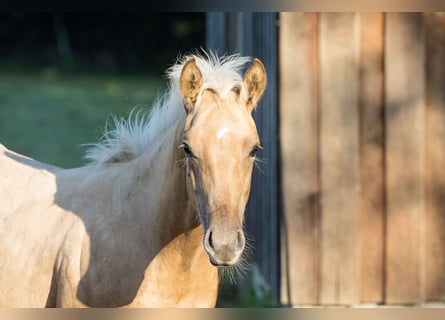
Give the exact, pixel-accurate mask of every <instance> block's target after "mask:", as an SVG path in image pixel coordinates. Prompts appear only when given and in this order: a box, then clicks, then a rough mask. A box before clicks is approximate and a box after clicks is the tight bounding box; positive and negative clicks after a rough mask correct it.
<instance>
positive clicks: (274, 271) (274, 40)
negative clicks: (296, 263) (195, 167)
mask: <svg viewBox="0 0 445 320" xmlns="http://www.w3.org/2000/svg"><path fill="white" fill-rule="evenodd" d="M249 14H251V15H252V19H246V22H249V21H250V22H251V23H252V31H253V33H252V36H251V37H250V41H252V43H251V45H249V47H250V48H251V50H252V51H251V52H246V54H249V55H251V56H253V57H258V58H259V59H261V61H263V63H264V66H265V68H266V70H267V76H268V84H267V88H266V91H265V93H264V96H263V97H262V98H261V101H260V103H259V107H258V108H257V110H256V111H255V112H254V113H253V117H254V119H255V121H256V123H257V128H258V133H259V135H260V139H261V144H262V147H263V149H262V150H261V151H260V152H259V157H260V158H261V159H263V160H264V163H263V164H262V165H261V167H262V171H259V170H255V171H254V174H253V180H252V191H251V192H252V197H251V199H252V200H251V201H249V204H248V210H249V212H250V216H251V217H255V220H256V224H257V227H256V232H255V233H254V235H255V239H256V242H255V243H256V248H255V255H256V256H255V258H256V259H257V260H256V261H258V262H259V269H260V271H261V273H262V275H263V276H264V278H265V280H266V281H267V283H268V284H269V286H270V290H271V293H272V294H273V296H274V297H275V298H277V299H279V295H280V288H279V287H280V277H279V274H280V270H279V259H280V242H279V239H280V236H279V212H278V206H279V183H278V181H279V174H278V150H279V142H278V96H277V94H278V84H277V81H278V62H277V61H278V30H277V19H278V15H277V13H249ZM249 47H248V48H249ZM258 206H260V208H259V210H256V209H255V208H258Z"/></svg>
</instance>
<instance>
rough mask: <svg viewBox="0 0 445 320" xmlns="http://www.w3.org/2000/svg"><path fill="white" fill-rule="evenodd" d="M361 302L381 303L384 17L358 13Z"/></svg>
mask: <svg viewBox="0 0 445 320" xmlns="http://www.w3.org/2000/svg"><path fill="white" fill-rule="evenodd" d="M359 19H360V82H359V85H360V88H359V104H360V184H361V188H360V190H361V193H360V212H359V215H360V217H359V226H358V228H359V230H360V239H359V240H360V242H359V243H358V245H359V246H360V248H359V250H360V256H359V259H360V302H368V303H369V302H382V301H383V283H384V279H383V274H384V270H383V267H384V255H383V252H384V250H383V249H384V245H385V243H384V212H385V208H384V192H385V190H384V174H385V172H384V148H383V146H384V144H383V142H384V141H383V139H384V131H383V14H382V13H360V14H359Z"/></svg>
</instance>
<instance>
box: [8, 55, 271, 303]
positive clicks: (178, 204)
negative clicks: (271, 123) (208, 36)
mask: <svg viewBox="0 0 445 320" xmlns="http://www.w3.org/2000/svg"><path fill="white" fill-rule="evenodd" d="M195 59H196V60H197V61H196V63H195ZM214 59H216V58H215V57H214ZM186 61H189V62H190V61H191V63H187V64H186V63H185V62H186ZM226 62H227V61H226ZM229 62H230V61H229ZM232 62H233V61H232ZM206 63H207V62H206V61H205V59H203V58H200V57H193V58H191V59H190V58H187V59H185V61H184V62H183V63H181V64H179V65H178V66H176V69H173V70H172V71H171V78H172V82H173V87H172V89H171V93H170V98H168V99H167V100H166V101H165V104H166V105H165V106H162V108H161V107H160V108H157V109H156V108H155V111H153V114H152V116H151V119H150V122H151V124H150V123H147V126H148V127H150V126H151V128H148V129H143V128H142V126H141V127H140V128H139V129H141V130H147V131H148V130H149V131H150V132H149V134H148V133H147V134H145V135H144V134H141V135H139V136H135V137H134V139H141V137H142V138H143V137H145V138H146V139H145V140H144V142H141V143H142V144H144V143H145V145H143V148H139V149H138V148H137V147H136V144H135V145H134V146H133V147H132V146H131V145H125V144H123V142H122V141H118V142H116V141H114V142H115V143H114V144H111V145H110V143H109V144H108V147H107V148H104V145H98V146H97V148H96V149H94V150H93V151H92V152H91V154H90V157H91V158H92V159H96V160H97V161H96V162H95V163H92V164H90V165H87V166H85V167H80V168H74V169H61V168H57V167H53V166H50V165H47V164H44V163H40V162H37V161H35V160H32V159H30V158H27V157H25V156H22V155H19V154H17V153H14V152H13V151H10V150H8V149H6V148H5V147H4V146H2V145H0V235H1V237H0V307H45V306H46V307H212V306H214V305H215V303H216V298H217V291H218V283H219V281H218V268H217V267H216V266H223V265H224V266H225V265H231V264H236V263H237V262H238V260H239V256H240V255H241V253H242V249H243V248H244V242H243V241H244V235H243V233H242V215H243V214H244V208H245V204H246V202H247V197H248V193H249V189H250V176H251V172H252V166H253V158H254V155H252V151H251V149H252V147H253V149H254V151H256V150H257V149H256V148H257V145H258V144H259V140H258V135H257V133H256V129H255V125H254V123H253V120H252V119H251V117H250V112H251V111H252V109H253V107H254V106H255V105H256V101H257V100H258V99H259V97H260V96H261V94H262V92H263V90H264V86H265V73H264V67H263V66H262V65H261V63H260V62H259V61H258V60H255V61H254V64H253V65H252V67H251V69H249V70H250V71H248V72H246V75H245V76H244V80H243V81H242V82H239V81H238V82H237V83H238V85H239V86H240V87H239V88H238V89H239V90H234V91H230V92H232V93H228V94H222V91H221V90H222V89H218V88H217V87H211V86H209V87H206V86H207V85H208V83H212V81H210V80H212V79H213V78H211V77H209V79H206V73H205V70H207V69H208V68H211V67H214V68H215V65H213V66H212V65H210V66H209V65H207V64H206ZM213 63H214V64H218V63H219V66H220V67H221V65H224V60H222V61H220V60H218V61H216V60H215V61H213ZM240 64H241V62H240ZM184 65H185V66H184ZM197 65H198V66H197ZM198 67H200V68H199V69H198ZM206 68H207V69H206ZM200 69H202V70H201V71H203V74H201V72H200ZM223 69H224V68H223ZM178 70H180V79H178V78H179V77H177V74H178ZM223 71H224V70H223ZM175 72H176V73H175ZM198 73H199V74H198ZM263 73H264V74H263ZM175 75H176V78H175ZM190 75H191V76H190ZM197 75H198V76H199V77H201V79H197V78H196V76H197ZM217 76H218V73H216V75H214V77H217ZM220 76H221V75H220ZM258 76H260V79H259V80H258ZM261 76H262V77H263V78H261ZM197 80H198V81H197ZM232 80H233V79H232ZM175 81H176V85H175ZM196 84H198V85H196ZM261 86H262V87H261ZM249 88H250V89H249ZM252 88H253V89H252ZM179 90H180V94H181V96H182V99H183V101H184V103H185V104H184V106H185V109H184V108H183V106H181V105H179V106H178V103H177V101H178V98H177V96H178V94H179ZM194 90H195V91H194ZM229 90H230V88H229ZM240 90H241V93H240ZM252 90H253V91H252ZM176 91H178V92H176ZM242 91H245V92H244V93H243V92H242ZM175 95H176V98H174V96H175ZM182 99H179V101H180V104H182V101H181V100H182ZM175 101H176V102H175ZM173 102H175V103H173ZM215 104H217V105H218V106H219V107H215ZM226 105H230V108H229V107H227V106H226ZM221 106H223V108H220V107H221ZM226 107H227V108H226ZM172 108H181V110H182V111H181V112H178V111H171V112H170V111H169V110H172ZM237 108H241V109H239V110H241V111H239V110H238V109H237ZM184 110H185V112H184ZM246 110H247V111H246ZM181 114H182V115H181ZM178 115H179V116H178ZM211 119H220V120H221V123H218V124H216V123H215V121H214V120H213V121H211ZM160 120H162V121H163V122H162V125H159V124H157V127H156V128H154V129H153V126H154V122H155V121H159V123H161V122H160ZM205 124H207V126H206V125H205ZM123 130H124V131H125V130H127V133H131V132H133V134H134V133H135V132H136V131H137V130H136V131H135V129H134V124H133V129H132V125H130V124H127V125H126V129H125V128H124V129H123ZM132 130H133V131H132ZM199 131H201V134H199ZM150 137H151V138H150ZM203 137H205V138H203ZM240 137H242V142H243V146H242V147H241V146H239V145H240V139H241V138H240ZM141 143H139V146H140V145H141ZM184 143H187V145H186V147H187V148H191V147H193V152H194V154H193V155H189V154H188V153H187V152H189V151H190V150H185V151H187V152H186V155H185V156H184V150H182V149H181V148H179V147H180V146H182V147H183V148H184V147H185V145H184ZM216 145H219V147H218V149H217V150H215V149H213V150H212V149H210V148H207V147H206V146H212V148H215V147H216ZM101 150H102V151H101ZM104 150H105V151H104ZM230 150H237V151H239V153H241V155H240V156H239V157H238V156H237V157H233V156H230V152H229V151H230ZM104 152H105V153H104ZM190 152H191V151H190ZM212 154H213V155H215V154H216V155H219V158H218V159H221V161H216V162H215V161H214V160H211V159H206V157H208V156H209V155H212ZM197 159H199V160H197ZM212 159H215V158H214V157H213V158H212ZM239 162H242V164H239ZM223 164H224V165H225V166H227V168H232V169H230V170H231V171H230V170H229V171H227V168H226V171H224V172H226V174H222V173H221V172H223V171H221V170H223V168H221V167H224V165H223ZM233 168H235V169H236V170H235V169H233ZM227 172H229V173H227ZM216 178H218V179H220V180H224V183H223V182H221V183H219V182H218V181H216V180H215V179H216ZM227 179H232V180H231V182H227ZM209 181H211V182H209ZM227 188H229V189H230V188H231V189H233V190H226V189H227ZM215 190H216V191H215ZM222 190H226V191H224V192H223V191H222ZM221 208H225V209H224V210H222V209H221ZM215 265H216V266H215Z"/></svg>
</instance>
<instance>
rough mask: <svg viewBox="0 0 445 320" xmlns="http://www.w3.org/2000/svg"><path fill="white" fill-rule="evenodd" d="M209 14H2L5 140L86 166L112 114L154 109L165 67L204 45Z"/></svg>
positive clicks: (0, 86)
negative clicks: (90, 145)
mask: <svg viewBox="0 0 445 320" xmlns="http://www.w3.org/2000/svg"><path fill="white" fill-rule="evenodd" d="M204 26H205V14H204V13H185V14H179V13H140V14H138V13H51V12H47V13H32V12H26V13H23V12H22V13H21V12H15V13H9V12H2V13H0V139H1V140H0V141H1V143H2V144H4V145H6V146H7V147H8V148H10V149H12V150H15V151H17V152H19V153H22V154H25V155H28V156H30V157H33V158H36V159H38V160H40V161H43V162H48V163H51V164H54V165H58V166H62V167H74V166H80V165H82V164H83V163H84V161H83V159H82V157H83V154H84V152H85V147H82V146H81V145H82V144H85V143H90V142H95V141H97V139H98V138H100V136H101V131H102V128H103V126H104V124H105V121H106V119H107V117H108V116H109V115H110V114H116V115H126V114H127V113H128V112H129V110H131V109H132V108H134V107H150V105H151V103H152V101H153V100H154V99H155V98H156V97H157V96H158V95H159V94H161V93H162V92H163V91H164V90H165V88H166V80H165V78H164V74H165V69H166V68H168V67H169V66H170V65H172V64H173V63H174V62H175V60H176V57H177V56H178V55H179V54H181V53H188V52H189V51H190V50H195V49H197V48H200V47H204V46H205V29H204Z"/></svg>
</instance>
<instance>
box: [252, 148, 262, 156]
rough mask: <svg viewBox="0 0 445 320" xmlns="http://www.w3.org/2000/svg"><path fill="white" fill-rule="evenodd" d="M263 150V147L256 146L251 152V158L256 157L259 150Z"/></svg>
mask: <svg viewBox="0 0 445 320" xmlns="http://www.w3.org/2000/svg"><path fill="white" fill-rule="evenodd" d="M260 149H261V146H259V145H256V146H254V147H253V148H252V151H250V156H251V157H255V155H256V154H257V152H258V150H260Z"/></svg>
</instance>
